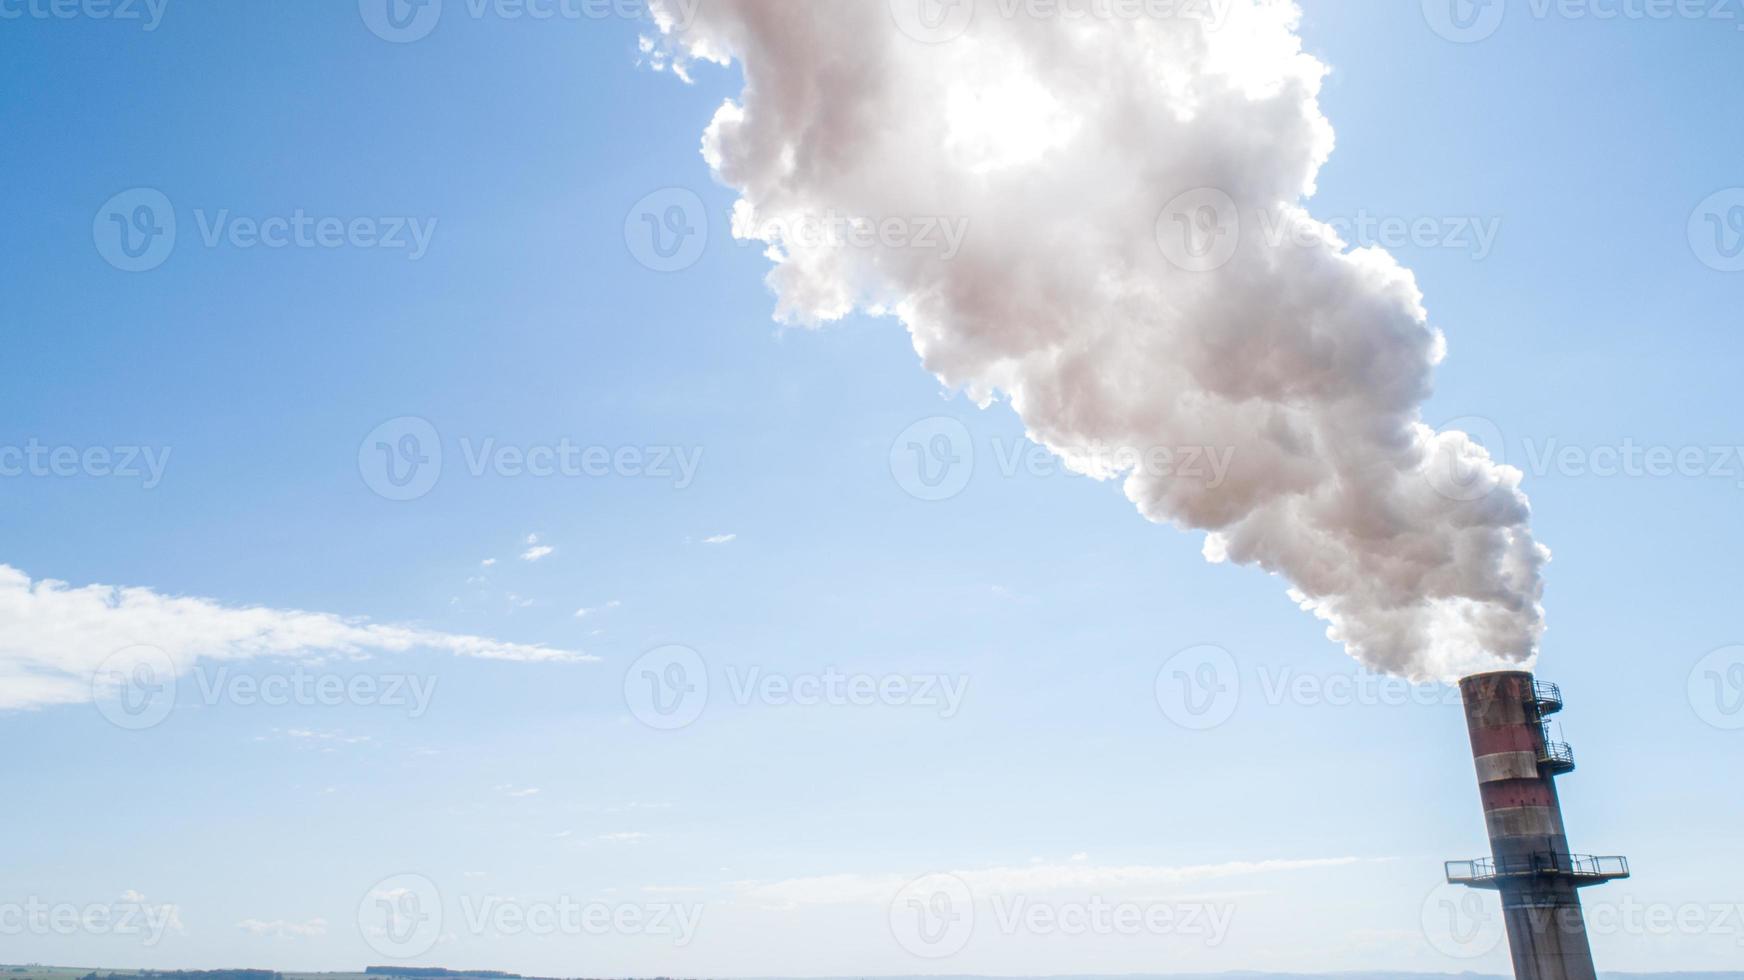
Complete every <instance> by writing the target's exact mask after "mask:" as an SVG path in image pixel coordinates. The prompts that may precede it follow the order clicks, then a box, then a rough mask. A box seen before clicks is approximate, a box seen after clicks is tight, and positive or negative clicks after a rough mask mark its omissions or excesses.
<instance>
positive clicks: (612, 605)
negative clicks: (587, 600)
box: [575, 599, 623, 619]
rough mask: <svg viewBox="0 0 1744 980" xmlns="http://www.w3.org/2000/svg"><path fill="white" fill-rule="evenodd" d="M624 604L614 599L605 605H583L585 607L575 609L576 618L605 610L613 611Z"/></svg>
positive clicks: (582, 617)
mask: <svg viewBox="0 0 1744 980" xmlns="http://www.w3.org/2000/svg"><path fill="white" fill-rule="evenodd" d="M622 605H623V603H621V602H619V601H618V600H616V599H613V600H612V601H610V602H608V603H606V604H605V605H603V606H597V607H594V608H591V609H590V608H586V607H583V608H581V609H577V610H576V611H575V618H576V619H586V618H587V617H589V616H597V615H599V614H600V613H603V612H611V611H612V610H613V609H616V608H618V607H619V606H622Z"/></svg>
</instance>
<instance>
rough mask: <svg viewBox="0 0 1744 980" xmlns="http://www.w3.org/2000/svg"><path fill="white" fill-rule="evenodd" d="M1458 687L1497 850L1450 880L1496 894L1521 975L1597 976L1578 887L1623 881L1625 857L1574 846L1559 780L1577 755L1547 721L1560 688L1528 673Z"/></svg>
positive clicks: (1453, 865) (1451, 869) (1459, 865)
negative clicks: (1571, 847) (1600, 854)
mask: <svg viewBox="0 0 1744 980" xmlns="http://www.w3.org/2000/svg"><path fill="white" fill-rule="evenodd" d="M1459 689H1460V694H1461V695H1462V696H1463V697H1464V699H1465V717H1466V726H1467V727H1468V728H1469V729H1470V731H1471V744H1472V757H1473V759H1474V760H1475V761H1476V764H1477V773H1478V793H1479V795H1480V797H1481V798H1482V800H1483V807H1484V822H1485V824H1486V825H1487V827H1488V829H1489V835H1490V852H1491V853H1490V857H1489V858H1479V859H1477V860H1475V861H1453V862H1449V863H1448V865H1447V880H1448V881H1449V882H1452V883H1454V884H1464V885H1470V886H1472V887H1474V888H1486V889H1492V890H1494V891H1497V892H1499V893H1500V895H1501V899H1502V915H1503V919H1504V921H1505V922H1506V923H1507V928H1508V945H1509V949H1510V950H1511V951H1512V953H1513V957H1514V975H1515V977H1516V978H1518V980H1597V973H1596V971H1595V970H1594V968H1593V954H1592V949H1591V947H1590V946H1589V945H1588V942H1587V931H1586V921H1585V918H1584V917H1583V916H1582V914H1581V904H1580V895H1579V889H1581V888H1584V887H1587V886H1589V885H1599V884H1604V883H1605V882H1608V881H1615V880H1616V879H1618V878H1627V877H1628V876H1629V863H1628V861H1627V860H1625V859H1623V858H1620V857H1593V856H1591V855H1583V854H1574V853H1572V852H1571V851H1570V850H1569V846H1568V831H1567V829H1566V828H1565V826H1564V825H1563V819H1562V803H1561V801H1560V800H1559V799H1558V797H1557V794H1556V777H1557V776H1560V775H1563V774H1565V773H1569V772H1573V771H1574V752H1573V750H1571V749H1570V748H1569V747H1568V746H1567V745H1566V744H1564V743H1562V742H1560V741H1556V740H1553V739H1552V738H1551V737H1550V733H1549V725H1548V723H1547V722H1546V720H1545V719H1546V718H1547V717H1548V716H1550V715H1552V714H1555V713H1556V712H1558V711H1561V710H1562V692H1561V690H1559V689H1558V688H1557V687H1556V686H1555V685H1554V684H1545V683H1542V682H1540V681H1538V680H1537V679H1536V678H1534V677H1533V676H1532V675H1531V674H1529V673H1526V672H1524V671H1504V672H1500V673H1493V674H1479V675H1477V676H1475V677H1468V678H1466V679H1465V680H1463V681H1460V683H1459Z"/></svg>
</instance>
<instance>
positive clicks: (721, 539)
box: [702, 534, 739, 544]
mask: <svg viewBox="0 0 1744 980" xmlns="http://www.w3.org/2000/svg"><path fill="white" fill-rule="evenodd" d="M737 540H739V536H738V535H737V534H717V535H715V536H714V537H712V538H703V539H702V543H703V544H732V543H733V542H734V541H737Z"/></svg>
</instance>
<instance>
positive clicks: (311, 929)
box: [236, 919, 327, 939]
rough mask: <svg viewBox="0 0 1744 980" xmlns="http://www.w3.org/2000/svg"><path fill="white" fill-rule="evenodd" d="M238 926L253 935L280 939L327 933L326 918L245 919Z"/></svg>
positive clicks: (308, 936)
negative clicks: (300, 920) (297, 920)
mask: <svg viewBox="0 0 1744 980" xmlns="http://www.w3.org/2000/svg"><path fill="white" fill-rule="evenodd" d="M236 928H238V929H241V930H242V931H243V932H246V933H248V934H249V935H253V936H274V937H277V938H280V939H308V938H310V937H313V936H325V935H327V920H326V919H310V920H309V921H307V922H287V921H286V920H284V919H273V920H271V921H263V920H260V919H243V920H242V921H241V922H238V923H237V924H236Z"/></svg>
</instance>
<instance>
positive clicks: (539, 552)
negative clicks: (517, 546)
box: [521, 534, 557, 561]
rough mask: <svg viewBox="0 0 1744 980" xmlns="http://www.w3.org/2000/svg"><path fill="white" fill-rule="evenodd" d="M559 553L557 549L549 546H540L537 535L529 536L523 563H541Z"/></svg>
mask: <svg viewBox="0 0 1744 980" xmlns="http://www.w3.org/2000/svg"><path fill="white" fill-rule="evenodd" d="M556 553H557V549H556V548H553V547H551V546H550V545H548V544H540V543H539V536H538V535H537V534H529V535H527V550H526V551H523V552H521V560H522V561H540V560H542V559H545V558H549V557H551V556H552V555H554V554H556Z"/></svg>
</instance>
